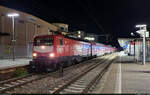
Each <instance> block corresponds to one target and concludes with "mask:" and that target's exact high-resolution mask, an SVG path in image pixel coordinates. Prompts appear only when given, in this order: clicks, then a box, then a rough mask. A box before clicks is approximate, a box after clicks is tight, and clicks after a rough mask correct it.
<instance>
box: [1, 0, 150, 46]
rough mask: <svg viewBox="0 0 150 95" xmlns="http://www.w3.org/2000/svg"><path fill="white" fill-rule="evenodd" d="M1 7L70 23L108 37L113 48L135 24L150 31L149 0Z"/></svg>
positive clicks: (63, 0)
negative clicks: (109, 35)
mask: <svg viewBox="0 0 150 95" xmlns="http://www.w3.org/2000/svg"><path fill="white" fill-rule="evenodd" d="M0 5H3V6H6V7H9V8H13V9H16V10H19V11H23V12H27V13H30V14H32V15H34V16H37V17H39V18H41V19H43V20H45V21H47V22H50V23H53V22H62V23H66V24H69V29H70V31H75V30H83V31H85V32H86V33H95V34H97V35H101V34H111V35H112V37H113V41H114V42H113V43H115V44H116V45H117V38H118V37H130V33H131V32H135V31H136V29H135V25H136V24H142V23H146V24H147V25H148V28H149V22H150V0H0ZM137 37H138V36H137Z"/></svg>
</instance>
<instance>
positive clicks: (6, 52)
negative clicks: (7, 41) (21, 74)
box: [0, 44, 32, 59]
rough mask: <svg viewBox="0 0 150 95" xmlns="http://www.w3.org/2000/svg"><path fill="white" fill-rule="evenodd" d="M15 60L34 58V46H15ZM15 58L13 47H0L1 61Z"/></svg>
mask: <svg viewBox="0 0 150 95" xmlns="http://www.w3.org/2000/svg"><path fill="white" fill-rule="evenodd" d="M14 57H15V58H32V44H28V45H27V46H14ZM5 58H13V46H10V45H0V59H5Z"/></svg>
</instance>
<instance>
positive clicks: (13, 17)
mask: <svg viewBox="0 0 150 95" xmlns="http://www.w3.org/2000/svg"><path fill="white" fill-rule="evenodd" d="M7 16H8V17H11V18H12V33H13V34H12V36H13V38H12V43H13V61H15V48H14V47H15V41H16V40H15V17H18V16H19V14H17V13H9V14H7Z"/></svg>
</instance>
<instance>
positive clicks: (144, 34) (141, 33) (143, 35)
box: [136, 24, 147, 65]
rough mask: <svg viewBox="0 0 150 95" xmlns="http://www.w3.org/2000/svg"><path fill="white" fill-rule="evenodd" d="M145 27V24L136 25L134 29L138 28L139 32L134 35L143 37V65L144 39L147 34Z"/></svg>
mask: <svg viewBox="0 0 150 95" xmlns="http://www.w3.org/2000/svg"><path fill="white" fill-rule="evenodd" d="M146 26H147V25H145V24H142V25H136V28H140V30H139V31H137V32H136V33H138V34H140V36H141V37H143V62H142V63H143V65H145V48H146V47H145V38H146V32H147V29H146Z"/></svg>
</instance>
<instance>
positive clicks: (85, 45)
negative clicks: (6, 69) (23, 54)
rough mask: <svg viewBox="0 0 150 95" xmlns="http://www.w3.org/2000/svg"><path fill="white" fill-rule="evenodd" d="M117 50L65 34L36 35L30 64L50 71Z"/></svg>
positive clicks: (38, 68)
mask: <svg viewBox="0 0 150 95" xmlns="http://www.w3.org/2000/svg"><path fill="white" fill-rule="evenodd" d="M115 50H116V49H115V48H112V47H108V46H106V45H103V44H99V43H93V42H89V41H83V40H77V39H75V38H70V37H66V36H63V35H43V36H36V37H34V43H33V60H32V61H30V66H31V67H32V69H34V70H36V71H43V70H44V71H50V70H53V69H57V68H58V67H59V66H60V65H62V64H63V65H66V66H69V65H72V64H75V63H77V62H80V61H82V60H85V59H88V58H91V57H96V56H100V55H104V54H105V53H110V52H114V51H115Z"/></svg>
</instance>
